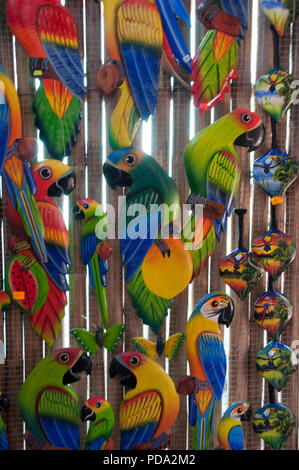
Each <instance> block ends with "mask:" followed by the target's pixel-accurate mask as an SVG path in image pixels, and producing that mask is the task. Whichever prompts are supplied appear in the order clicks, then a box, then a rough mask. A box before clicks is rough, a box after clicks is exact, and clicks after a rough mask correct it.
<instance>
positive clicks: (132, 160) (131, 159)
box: [124, 154, 135, 166]
mask: <svg viewBox="0 0 299 470" xmlns="http://www.w3.org/2000/svg"><path fill="white" fill-rule="evenodd" d="M124 160H125V163H126V164H127V165H130V166H132V165H134V163H135V155H132V154H129V155H126V156H125V158H124Z"/></svg>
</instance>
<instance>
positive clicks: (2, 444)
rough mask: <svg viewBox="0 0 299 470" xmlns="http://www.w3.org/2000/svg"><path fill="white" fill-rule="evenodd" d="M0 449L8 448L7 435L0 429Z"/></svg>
mask: <svg viewBox="0 0 299 470" xmlns="http://www.w3.org/2000/svg"><path fill="white" fill-rule="evenodd" d="M0 450H8V440H7V435H6V432H5V431H3V430H0Z"/></svg>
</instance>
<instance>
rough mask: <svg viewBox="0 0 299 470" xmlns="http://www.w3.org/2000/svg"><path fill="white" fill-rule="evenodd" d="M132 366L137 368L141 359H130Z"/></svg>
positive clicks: (135, 357)
mask: <svg viewBox="0 0 299 470" xmlns="http://www.w3.org/2000/svg"><path fill="white" fill-rule="evenodd" d="M130 364H131V365H132V366H137V364H139V357H137V356H132V357H130Z"/></svg>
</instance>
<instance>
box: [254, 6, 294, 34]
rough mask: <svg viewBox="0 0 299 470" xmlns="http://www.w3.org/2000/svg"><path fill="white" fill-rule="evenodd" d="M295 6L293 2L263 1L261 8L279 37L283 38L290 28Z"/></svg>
mask: <svg viewBox="0 0 299 470" xmlns="http://www.w3.org/2000/svg"><path fill="white" fill-rule="evenodd" d="M293 4H294V2H293V1H292V0H270V1H269V0H261V7H262V9H263V11H264V13H265V14H266V15H267V17H268V18H269V20H270V21H271V23H272V25H273V27H274V28H275V30H276V31H277V33H278V34H279V36H283V35H284V33H285V32H286V30H287V28H288V26H289V22H290V19H291V18H290V15H291V9H293Z"/></svg>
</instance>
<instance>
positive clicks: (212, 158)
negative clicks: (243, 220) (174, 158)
mask: <svg viewBox="0 0 299 470" xmlns="http://www.w3.org/2000/svg"><path fill="white" fill-rule="evenodd" d="M264 136H265V128H264V126H263V124H262V120H261V118H260V116H259V115H258V114H256V113H253V112H251V111H248V110H246V109H237V110H235V111H232V112H230V113H228V114H225V115H224V116H223V117H221V118H220V119H218V120H217V121H215V122H214V123H213V124H211V125H210V126H207V127H206V128H204V129H203V130H201V131H200V132H198V133H197V134H196V135H195V137H194V138H193V139H192V140H191V141H190V142H189V143H188V144H187V146H186V148H185V152H184V163H185V171H186V176H187V179H188V183H189V187H190V190H191V195H190V196H189V199H188V202H190V203H191V204H196V203H197V202H198V203H202V202H203V201H205V199H208V200H210V201H213V202H216V203H219V204H222V206H223V215H222V217H221V218H215V219H213V224H212V225H211V226H210V230H214V231H215V233H216V236H217V238H218V240H220V238H221V234H222V232H224V231H225V229H226V222H227V217H228V216H230V215H231V212H232V209H233V201H234V196H235V195H236V193H237V190H238V186H239V181H240V174H241V172H240V161H239V158H238V155H237V153H236V150H235V145H237V146H238V145H239V146H243V147H247V148H248V150H249V151H253V150H256V149H257V148H258V147H259V146H260V145H261V143H262V142H263V139H264ZM204 223H205V222H204ZM203 225H204V224H203Z"/></svg>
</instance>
